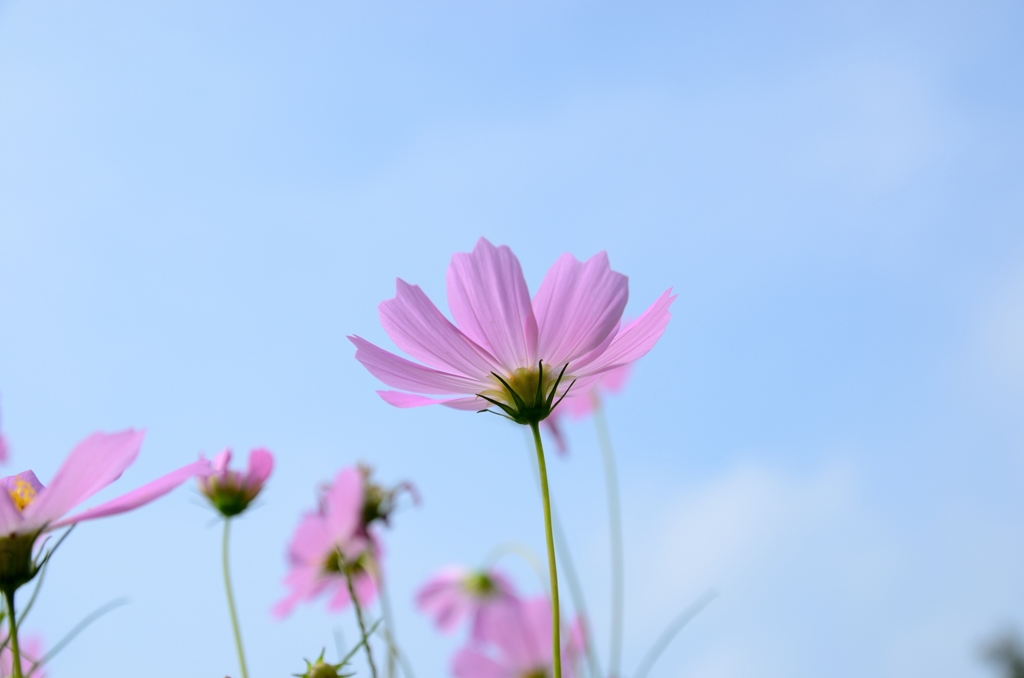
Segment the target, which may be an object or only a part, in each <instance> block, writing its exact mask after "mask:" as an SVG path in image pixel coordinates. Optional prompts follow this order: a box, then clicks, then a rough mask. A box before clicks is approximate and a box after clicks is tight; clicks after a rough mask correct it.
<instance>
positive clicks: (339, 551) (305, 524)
mask: <svg viewBox="0 0 1024 678" xmlns="http://www.w3.org/2000/svg"><path fill="white" fill-rule="evenodd" d="M363 505H364V502H363V474H362V473H361V472H360V470H359V469H358V468H356V467H352V468H347V469H344V470H342V471H341V472H340V473H338V475H337V477H336V478H335V480H334V483H333V484H332V485H331V486H330V487H329V488H328V489H327V491H326V492H325V494H324V496H323V499H322V501H321V505H320V508H319V510H317V511H314V512H312V513H307V514H306V515H305V516H303V518H302V520H301V521H300V522H299V526H298V528H296V530H295V534H294V535H293V537H292V541H291V544H289V546H288V562H289V565H290V567H291V569H290V571H289V572H288V574H287V575H286V576H285V579H284V584H285V586H287V587H288V588H289V589H291V592H290V593H289V594H288V595H287V596H285V597H284V598H283V599H282V600H281V601H280V602H278V603H277V604H276V605H275V606H274V608H273V613H274V615H275V616H277V617H285V616H287V615H288V614H290V613H291V611H292V609H293V608H294V607H295V605H296V604H298V603H299V602H301V601H304V600H312V599H314V598H316V597H318V596H319V595H320V594H321V593H323V592H324V591H332V596H331V599H330V601H329V602H328V604H327V607H328V609H330V610H340V609H342V608H344V607H345V606H346V605H348V604H349V602H350V601H351V597H350V596H349V592H348V582H347V576H351V577H352V588H353V589H354V590H355V593H356V597H357V598H358V599H359V604H360V605H367V604H369V603H370V602H372V601H373V598H374V596H375V595H376V593H377V583H376V570H377V567H378V566H379V563H380V560H381V549H380V545H379V544H378V542H377V540H376V538H375V537H374V536H373V534H372V533H371V532H369V531H368V530H366V529H364V527H363V522H362V512H363Z"/></svg>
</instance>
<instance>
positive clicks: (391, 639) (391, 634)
mask: <svg viewBox="0 0 1024 678" xmlns="http://www.w3.org/2000/svg"><path fill="white" fill-rule="evenodd" d="M377 581H378V585H379V588H380V612H381V617H382V618H383V620H384V640H386V641H387V644H388V678H391V676H393V675H394V674H395V661H396V660H397V661H398V662H399V663H401V665H402V672H403V673H404V674H405V675H406V678H413V672H412V667H411V666H410V665H409V662H408V661H406V659H405V656H404V655H403V654H402V653H401V651H399V649H398V641H397V640H395V623H394V617H393V616H392V614H391V596H389V595H388V589H387V584H385V582H384V572H383V571H382V570H381V568H380V564H379V563H378V564H377Z"/></svg>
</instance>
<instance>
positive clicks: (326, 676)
mask: <svg viewBox="0 0 1024 678" xmlns="http://www.w3.org/2000/svg"><path fill="white" fill-rule="evenodd" d="M304 661H305V662H306V672H305V673H296V674H294V675H295V678H348V676H354V675H355V674H354V673H341V667H342V666H344V664H345V663H344V662H342V663H341V664H328V663H327V662H325V661H324V651H323V650H321V651H320V656H319V657H317V658H316V661H315V662H313V663H310V662H309V660H308V659H306V660H304Z"/></svg>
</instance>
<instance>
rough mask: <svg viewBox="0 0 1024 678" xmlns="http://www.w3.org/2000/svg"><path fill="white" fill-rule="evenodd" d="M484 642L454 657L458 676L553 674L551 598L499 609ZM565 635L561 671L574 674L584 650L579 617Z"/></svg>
mask: <svg viewBox="0 0 1024 678" xmlns="http://www.w3.org/2000/svg"><path fill="white" fill-rule="evenodd" d="M495 612H496V614H495V620H494V624H493V625H492V626H491V627H490V628H488V629H487V634H486V637H485V638H484V639H483V640H484V641H485V644H484V645H483V646H470V647H464V648H462V649H461V650H459V651H458V652H457V653H456V654H455V657H454V658H453V659H452V674H454V675H455V677H456V678H550V676H551V675H552V666H551V665H552V652H551V602H550V601H549V600H548V599H547V598H534V599H531V600H524V601H519V602H518V603H517V604H515V605H507V606H502V607H501V608H498V609H496V611H495ZM563 637H565V638H566V640H565V642H563V643H562V675H563V676H565V678H573V676H574V675H575V668H576V664H577V663H578V661H579V659H580V657H581V655H582V653H583V634H582V632H581V627H580V623H579V621H578V620H577V622H576V623H575V624H573V626H572V629H570V632H569V633H568V634H565V635H564V636H563Z"/></svg>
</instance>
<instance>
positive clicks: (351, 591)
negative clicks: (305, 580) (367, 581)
mask: <svg viewBox="0 0 1024 678" xmlns="http://www.w3.org/2000/svg"><path fill="white" fill-rule="evenodd" d="M341 569H342V570H344V571H345V585H346V586H348V595H349V598H351V599H352V607H353V608H354V609H355V611H356V622H357V623H358V624H359V632H360V633H362V634H363V649H365V650H366V662H367V663H368V664H369V665H370V675H371V676H373V678H377V665H376V664H375V663H374V661H373V651H372V650H371V649H370V635H369V632H368V631H367V630H366V621H365V620H364V619H363V606H362V605H360V604H359V598H358V597H357V596H356V587H355V586H353V585H352V573H351V572H349V565H348V563H346V562H345V560H344V558H343V559H342V561H341Z"/></svg>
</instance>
